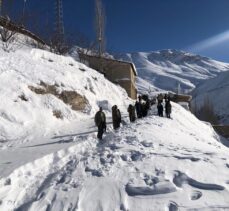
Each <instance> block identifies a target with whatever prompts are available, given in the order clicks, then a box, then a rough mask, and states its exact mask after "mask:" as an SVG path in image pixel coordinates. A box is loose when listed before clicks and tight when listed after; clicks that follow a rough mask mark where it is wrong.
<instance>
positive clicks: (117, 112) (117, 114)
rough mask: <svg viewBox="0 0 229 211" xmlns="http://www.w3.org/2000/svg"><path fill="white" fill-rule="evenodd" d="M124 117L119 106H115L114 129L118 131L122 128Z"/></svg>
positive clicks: (113, 109) (113, 112)
mask: <svg viewBox="0 0 229 211" xmlns="http://www.w3.org/2000/svg"><path fill="white" fill-rule="evenodd" d="M121 120H122V117H121V112H120V110H119V109H118V107H117V105H114V106H113V107H112V122H113V128H114V129H115V130H116V129H118V128H119V127H120V123H121Z"/></svg>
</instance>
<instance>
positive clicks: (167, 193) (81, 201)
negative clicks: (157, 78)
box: [0, 104, 229, 211]
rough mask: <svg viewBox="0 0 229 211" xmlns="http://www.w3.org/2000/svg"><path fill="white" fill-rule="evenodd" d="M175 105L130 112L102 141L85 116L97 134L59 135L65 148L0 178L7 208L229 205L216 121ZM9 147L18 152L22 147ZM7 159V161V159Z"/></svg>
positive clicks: (224, 152)
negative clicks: (144, 113) (165, 113)
mask: <svg viewBox="0 0 229 211" xmlns="http://www.w3.org/2000/svg"><path fill="white" fill-rule="evenodd" d="M172 106H173V115H172V119H167V118H160V117H158V116H156V115H155V114H156V107H153V110H152V111H151V115H150V116H149V117H147V118H145V119H140V120H137V122H136V123H133V124H130V123H128V120H127V118H124V121H125V122H126V124H123V126H122V127H121V128H120V129H119V130H117V131H114V130H113V129H112V127H111V125H109V126H108V132H107V133H106V134H105V136H104V140H103V141H102V142H101V143H99V142H98V141H97V139H96V132H93V130H94V131H95V128H94V127H93V126H92V124H93V123H92V122H93V120H92V119H91V120H89V121H88V122H87V123H85V125H88V128H91V130H92V132H91V133H88V134H86V133H85V134H84V135H77V134H69V133H66V134H65V135H64V134H62V135H59V136H56V137H55V141H62V142H60V143H59V145H61V147H62V149H61V150H58V151H56V152H53V153H50V154H48V155H45V156H43V157H41V158H38V159H34V160H32V161H31V162H28V163H26V164H24V165H22V166H20V167H18V168H15V169H14V170H13V171H12V173H10V174H9V175H8V176H5V177H3V178H2V179H1V180H0V201H1V203H0V210H6V211H7V210H15V209H16V210H47V209H48V210H55V211H60V210H90V211H93V210H131V211H132V210H133V211H135V210H136V211H137V210H164V209H168V210H169V209H171V207H179V208H180V209H181V210H187V209H190V210H191V209H193V210H194V209H197V210H199V209H207V210H221V209H222V210H223V209H228V208H229V206H228V204H229V199H228V188H229V181H228V175H229V169H228V166H229V156H228V152H229V149H228V148H227V147H225V146H224V145H222V144H221V143H220V138H219V137H218V136H217V135H216V134H215V132H214V130H213V129H212V127H211V126H210V125H209V124H206V123H203V122H200V121H199V120H197V119H196V118H195V117H194V116H193V115H192V114H191V113H190V112H188V111H186V110H185V109H183V108H182V107H181V106H180V105H178V104H172ZM109 119H110V118H109ZM73 128H74V127H73ZM75 129H76V130H79V129H80V125H79V124H78V125H75ZM65 130H66V129H65ZM65 132H66V131H65ZM65 141H66V143H65ZM67 141H69V142H71V144H72V146H68V144H67ZM37 142H38V143H39V140H37ZM52 142H53V140H52V139H51V138H50V140H49V143H46V144H44V145H41V146H36V147H34V149H33V150H37V151H42V150H44V149H45V148H46V147H48V146H49V145H48V144H50V146H52V147H53V146H55V144H53V145H52ZM28 145H29V143H25V144H24V145H23V146H24V149H25V148H26V146H28ZM30 149H31V148H26V150H25V151H24V152H23V153H25V154H26V153H27V152H29V150H30ZM7 150H8V151H11V150H13V151H14V152H15V153H16V154H17V153H18V152H19V151H20V150H21V148H16V147H14V149H7ZM9 158H11V155H9ZM7 159H8V158H7V156H6V157H5V158H4V159H3V160H2V159H1V161H2V162H5V165H8V164H6V161H7ZM11 159H12V158H11ZM13 162H15V161H13ZM2 165H3V164H2ZM203 169H204V171H203ZM219 172H220V174H219Z"/></svg>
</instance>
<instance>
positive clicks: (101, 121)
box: [95, 107, 106, 140]
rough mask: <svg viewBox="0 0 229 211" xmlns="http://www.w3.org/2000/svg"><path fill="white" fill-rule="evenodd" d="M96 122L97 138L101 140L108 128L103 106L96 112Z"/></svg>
mask: <svg viewBox="0 0 229 211" xmlns="http://www.w3.org/2000/svg"><path fill="white" fill-rule="evenodd" d="M95 124H96V126H97V127H98V134H97V138H98V139H100V140H101V139H102V137H103V133H104V132H105V130H106V115H105V113H104V112H103V109H102V107H100V108H99V111H98V112H97V113H96V114H95Z"/></svg>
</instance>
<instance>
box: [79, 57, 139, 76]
mask: <svg viewBox="0 0 229 211" xmlns="http://www.w3.org/2000/svg"><path fill="white" fill-rule="evenodd" d="M79 56H84V57H93V58H98V59H100V58H101V59H103V60H107V61H112V62H119V63H123V64H128V65H130V66H131V68H132V70H133V72H134V74H135V76H137V75H138V73H137V70H136V67H135V65H134V63H132V62H127V61H122V60H117V59H112V58H106V57H99V56H95V55H88V54H84V53H79Z"/></svg>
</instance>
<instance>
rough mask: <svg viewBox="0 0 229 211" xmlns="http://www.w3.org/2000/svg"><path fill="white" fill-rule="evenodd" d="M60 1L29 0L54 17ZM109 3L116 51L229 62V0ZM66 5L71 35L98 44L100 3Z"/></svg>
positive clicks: (75, 0) (110, 39)
mask: <svg viewBox="0 0 229 211" xmlns="http://www.w3.org/2000/svg"><path fill="white" fill-rule="evenodd" d="M23 1H24V0H17V4H18V5H17V11H21V8H20V7H21V6H20V5H22V4H23ZM41 2H42V3H41ZM54 2H55V0H27V3H26V9H27V10H28V11H32V10H36V11H40V12H42V15H43V16H45V15H47V16H49V18H52V17H53V10H54V9H53V8H54V6H53V5H54ZM103 3H104V5H105V9H106V19H107V22H106V37H107V48H108V49H109V50H111V51H114V52H136V51H154V50H160V49H168V48H172V49H178V50H186V51H191V52H194V53H199V54H201V55H204V56H210V57H212V58H214V59H218V60H221V61H227V62H229V33H225V32H227V30H229V0H103ZM63 5H64V21H65V28H66V30H67V29H71V30H77V31H81V32H83V33H84V34H86V35H87V36H88V37H90V38H91V39H93V38H94V25H93V24H94V23H93V17H94V0H63ZM214 39H216V41H215V40H214ZM203 45H204V46H203ZM199 46H201V47H199Z"/></svg>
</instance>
